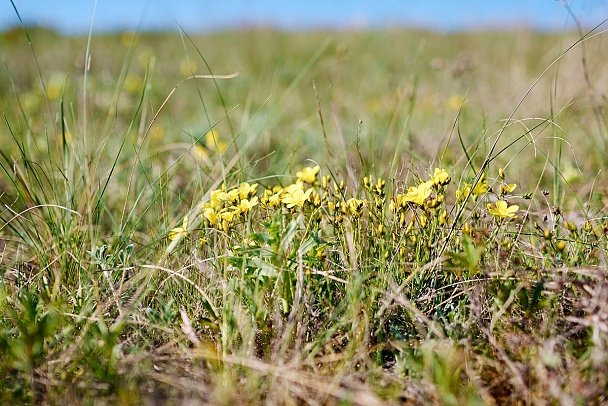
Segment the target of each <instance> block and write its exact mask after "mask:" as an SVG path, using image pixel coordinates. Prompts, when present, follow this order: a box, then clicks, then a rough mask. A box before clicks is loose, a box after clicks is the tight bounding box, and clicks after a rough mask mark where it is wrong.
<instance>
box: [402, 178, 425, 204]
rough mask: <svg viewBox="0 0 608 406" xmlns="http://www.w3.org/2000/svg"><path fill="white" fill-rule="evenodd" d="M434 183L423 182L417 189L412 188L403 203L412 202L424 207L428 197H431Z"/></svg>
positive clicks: (404, 197)
mask: <svg viewBox="0 0 608 406" xmlns="http://www.w3.org/2000/svg"><path fill="white" fill-rule="evenodd" d="M432 187H433V181H428V182H423V183H421V184H420V185H418V186H417V187H415V186H411V187H410V188H409V189H408V190H407V194H406V195H405V196H403V198H402V203H405V202H412V203H416V204H418V205H422V204H423V203H424V201H425V200H426V198H427V197H429V196H430V195H431V192H432Z"/></svg>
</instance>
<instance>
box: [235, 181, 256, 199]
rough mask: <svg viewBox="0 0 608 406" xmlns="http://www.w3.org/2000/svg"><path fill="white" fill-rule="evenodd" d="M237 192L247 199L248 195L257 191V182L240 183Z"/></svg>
mask: <svg viewBox="0 0 608 406" xmlns="http://www.w3.org/2000/svg"><path fill="white" fill-rule="evenodd" d="M237 190H238V194H239V197H240V198H241V199H248V198H249V196H250V195H255V194H256V192H257V191H258V184H257V183H254V184H253V185H250V184H249V183H247V182H245V183H241V184H240V185H239V188H238V189H237Z"/></svg>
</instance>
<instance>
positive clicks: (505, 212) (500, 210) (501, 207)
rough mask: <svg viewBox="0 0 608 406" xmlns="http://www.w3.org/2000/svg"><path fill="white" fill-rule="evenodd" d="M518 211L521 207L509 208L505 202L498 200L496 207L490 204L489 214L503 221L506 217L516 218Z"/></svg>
mask: <svg viewBox="0 0 608 406" xmlns="http://www.w3.org/2000/svg"><path fill="white" fill-rule="evenodd" d="M517 210H519V206H517V205H514V206H509V205H508V204H507V202H505V201H504V200H498V201H497V202H496V204H495V205H492V204H491V203H488V212H489V213H490V214H491V215H493V216H496V217H500V218H501V219H504V218H505V217H510V218H513V217H515V212H516V211H517Z"/></svg>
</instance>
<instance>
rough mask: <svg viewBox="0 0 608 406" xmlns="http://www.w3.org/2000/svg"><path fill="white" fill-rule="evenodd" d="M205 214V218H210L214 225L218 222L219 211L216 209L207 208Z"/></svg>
mask: <svg viewBox="0 0 608 406" xmlns="http://www.w3.org/2000/svg"><path fill="white" fill-rule="evenodd" d="M203 216H205V218H206V219H207V220H209V223H211V224H212V225H215V224H216V223H217V213H216V212H215V210H213V208H211V207H207V208H205V209H204V210H203Z"/></svg>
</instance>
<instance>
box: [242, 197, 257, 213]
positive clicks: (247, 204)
mask: <svg viewBox="0 0 608 406" xmlns="http://www.w3.org/2000/svg"><path fill="white" fill-rule="evenodd" d="M257 204H258V197H257V196H256V197H254V198H253V199H251V200H248V199H243V200H241V202H240V203H239V211H240V212H241V213H245V214H247V213H249V210H251V209H252V208H254V207H255V206H257Z"/></svg>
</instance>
